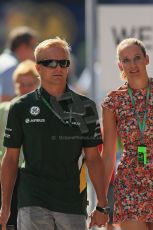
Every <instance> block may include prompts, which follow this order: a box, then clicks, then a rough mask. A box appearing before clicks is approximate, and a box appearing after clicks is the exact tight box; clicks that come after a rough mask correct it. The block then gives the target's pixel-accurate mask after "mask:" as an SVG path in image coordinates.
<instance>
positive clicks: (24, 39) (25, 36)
mask: <svg viewBox="0 0 153 230" xmlns="http://www.w3.org/2000/svg"><path fill="white" fill-rule="evenodd" d="M33 38H34V39H37V38H38V34H37V32H36V31H35V30H34V29H32V28H30V27H28V26H19V27H16V28H14V29H13V30H11V32H10V34H9V37H8V41H7V47H8V48H9V49H10V50H11V51H15V50H16V49H17V48H18V47H19V46H20V45H21V44H27V45H29V44H30V41H31V39H33Z"/></svg>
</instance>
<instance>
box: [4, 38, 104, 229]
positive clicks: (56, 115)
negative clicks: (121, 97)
mask: <svg viewBox="0 0 153 230" xmlns="http://www.w3.org/2000/svg"><path fill="white" fill-rule="evenodd" d="M34 53H35V59H36V63H37V64H36V68H37V71H38V72H39V75H40V78H41V87H40V88H39V89H37V90H36V91H34V92H32V93H30V94H28V95H26V96H23V97H22V98H20V99H19V100H18V101H17V102H15V103H14V104H12V106H11V108H10V111H9V115H8V121H7V127H6V132H5V137H4V146H5V147H6V148H7V150H6V152H5V155H4V157H3V160H2V171H1V182H2V195H3V196H2V207H1V216H0V223H1V224H2V226H3V228H4V227H5V225H6V223H7V220H8V218H9V215H10V203H11V194H12V190H13V185H14V182H15V178H16V174H17V165H18V159H19V154H20V148H21V146H22V147H23V154H24V159H25V167H24V168H22V169H21V173H20V178H19V188H18V208H19V209H18V230H21V229H22V230H29V229H30V230H36V229H39V230H40V229H45V230H53V229H56V230H68V229H69V230H83V229H84V230H86V229H87V226H86V215H87V213H86V205H87V200H86V183H84V181H85V178H84V177H82V174H83V175H84V173H83V172H82V170H83V171H84V166H83V162H80V161H79V160H80V158H81V154H82V151H83V149H84V154H85V163H86V165H87V168H88V171H89V175H90V178H91V181H92V183H93V185H94V188H95V191H96V194H97V207H96V209H95V210H94V211H93V212H92V213H91V222H90V226H89V227H90V228H91V227H93V226H99V227H101V226H104V225H105V224H106V222H107V220H108V208H107V207H105V203H103V202H101V199H102V197H103V195H104V194H103V190H102V189H101V183H102V177H103V175H102V167H101V163H102V162H101V158H100V154H99V151H98V147H97V146H98V145H99V144H100V143H102V139H101V133H100V125H99V121H98V114H97V110H96V106H95V103H94V102H93V101H91V100H90V99H88V98H86V97H83V96H81V95H79V94H76V93H74V92H73V91H72V90H70V89H69V88H68V86H67V76H68V69H69V66H70V46H69V44H68V43H67V42H66V41H65V40H63V39H60V38H59V37H56V38H54V39H48V40H45V41H43V42H41V43H40V44H39V45H38V46H37V47H36V49H35V52H34Z"/></svg>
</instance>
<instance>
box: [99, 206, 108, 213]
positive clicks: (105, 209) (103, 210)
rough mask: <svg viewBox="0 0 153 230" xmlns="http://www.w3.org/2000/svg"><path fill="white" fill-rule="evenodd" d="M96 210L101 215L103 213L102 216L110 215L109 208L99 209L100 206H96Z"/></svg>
mask: <svg viewBox="0 0 153 230" xmlns="http://www.w3.org/2000/svg"><path fill="white" fill-rule="evenodd" d="M96 210H97V211H99V212H101V213H104V214H109V213H110V207H108V206H107V207H103V208H102V207H100V206H96Z"/></svg>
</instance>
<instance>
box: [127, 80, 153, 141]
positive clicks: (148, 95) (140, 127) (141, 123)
mask: <svg viewBox="0 0 153 230" xmlns="http://www.w3.org/2000/svg"><path fill="white" fill-rule="evenodd" d="M132 93H133V92H132V89H131V88H130V87H128V94H129V96H130V98H131V102H132V105H133V108H134V109H135V115H136V120H137V123H138V127H139V130H140V134H141V136H140V141H141V144H143V141H144V130H145V127H146V119H147V112H148V109H147V107H148V102H149V97H150V84H149V85H148V87H147V93H146V105H145V112H144V116H143V119H142V122H141V121H140V118H139V114H138V112H137V111H136V108H135V104H136V101H135V100H134V97H133V94H132Z"/></svg>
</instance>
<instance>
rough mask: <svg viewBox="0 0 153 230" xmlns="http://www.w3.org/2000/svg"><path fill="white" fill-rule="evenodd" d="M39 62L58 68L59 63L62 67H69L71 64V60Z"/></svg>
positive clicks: (39, 62)
mask: <svg viewBox="0 0 153 230" xmlns="http://www.w3.org/2000/svg"><path fill="white" fill-rule="evenodd" d="M37 64H41V65H43V66H45V67H50V68H56V67H57V66H58V65H59V66H60V67H61V68H67V67H69V66H70V60H41V61H37Z"/></svg>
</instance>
